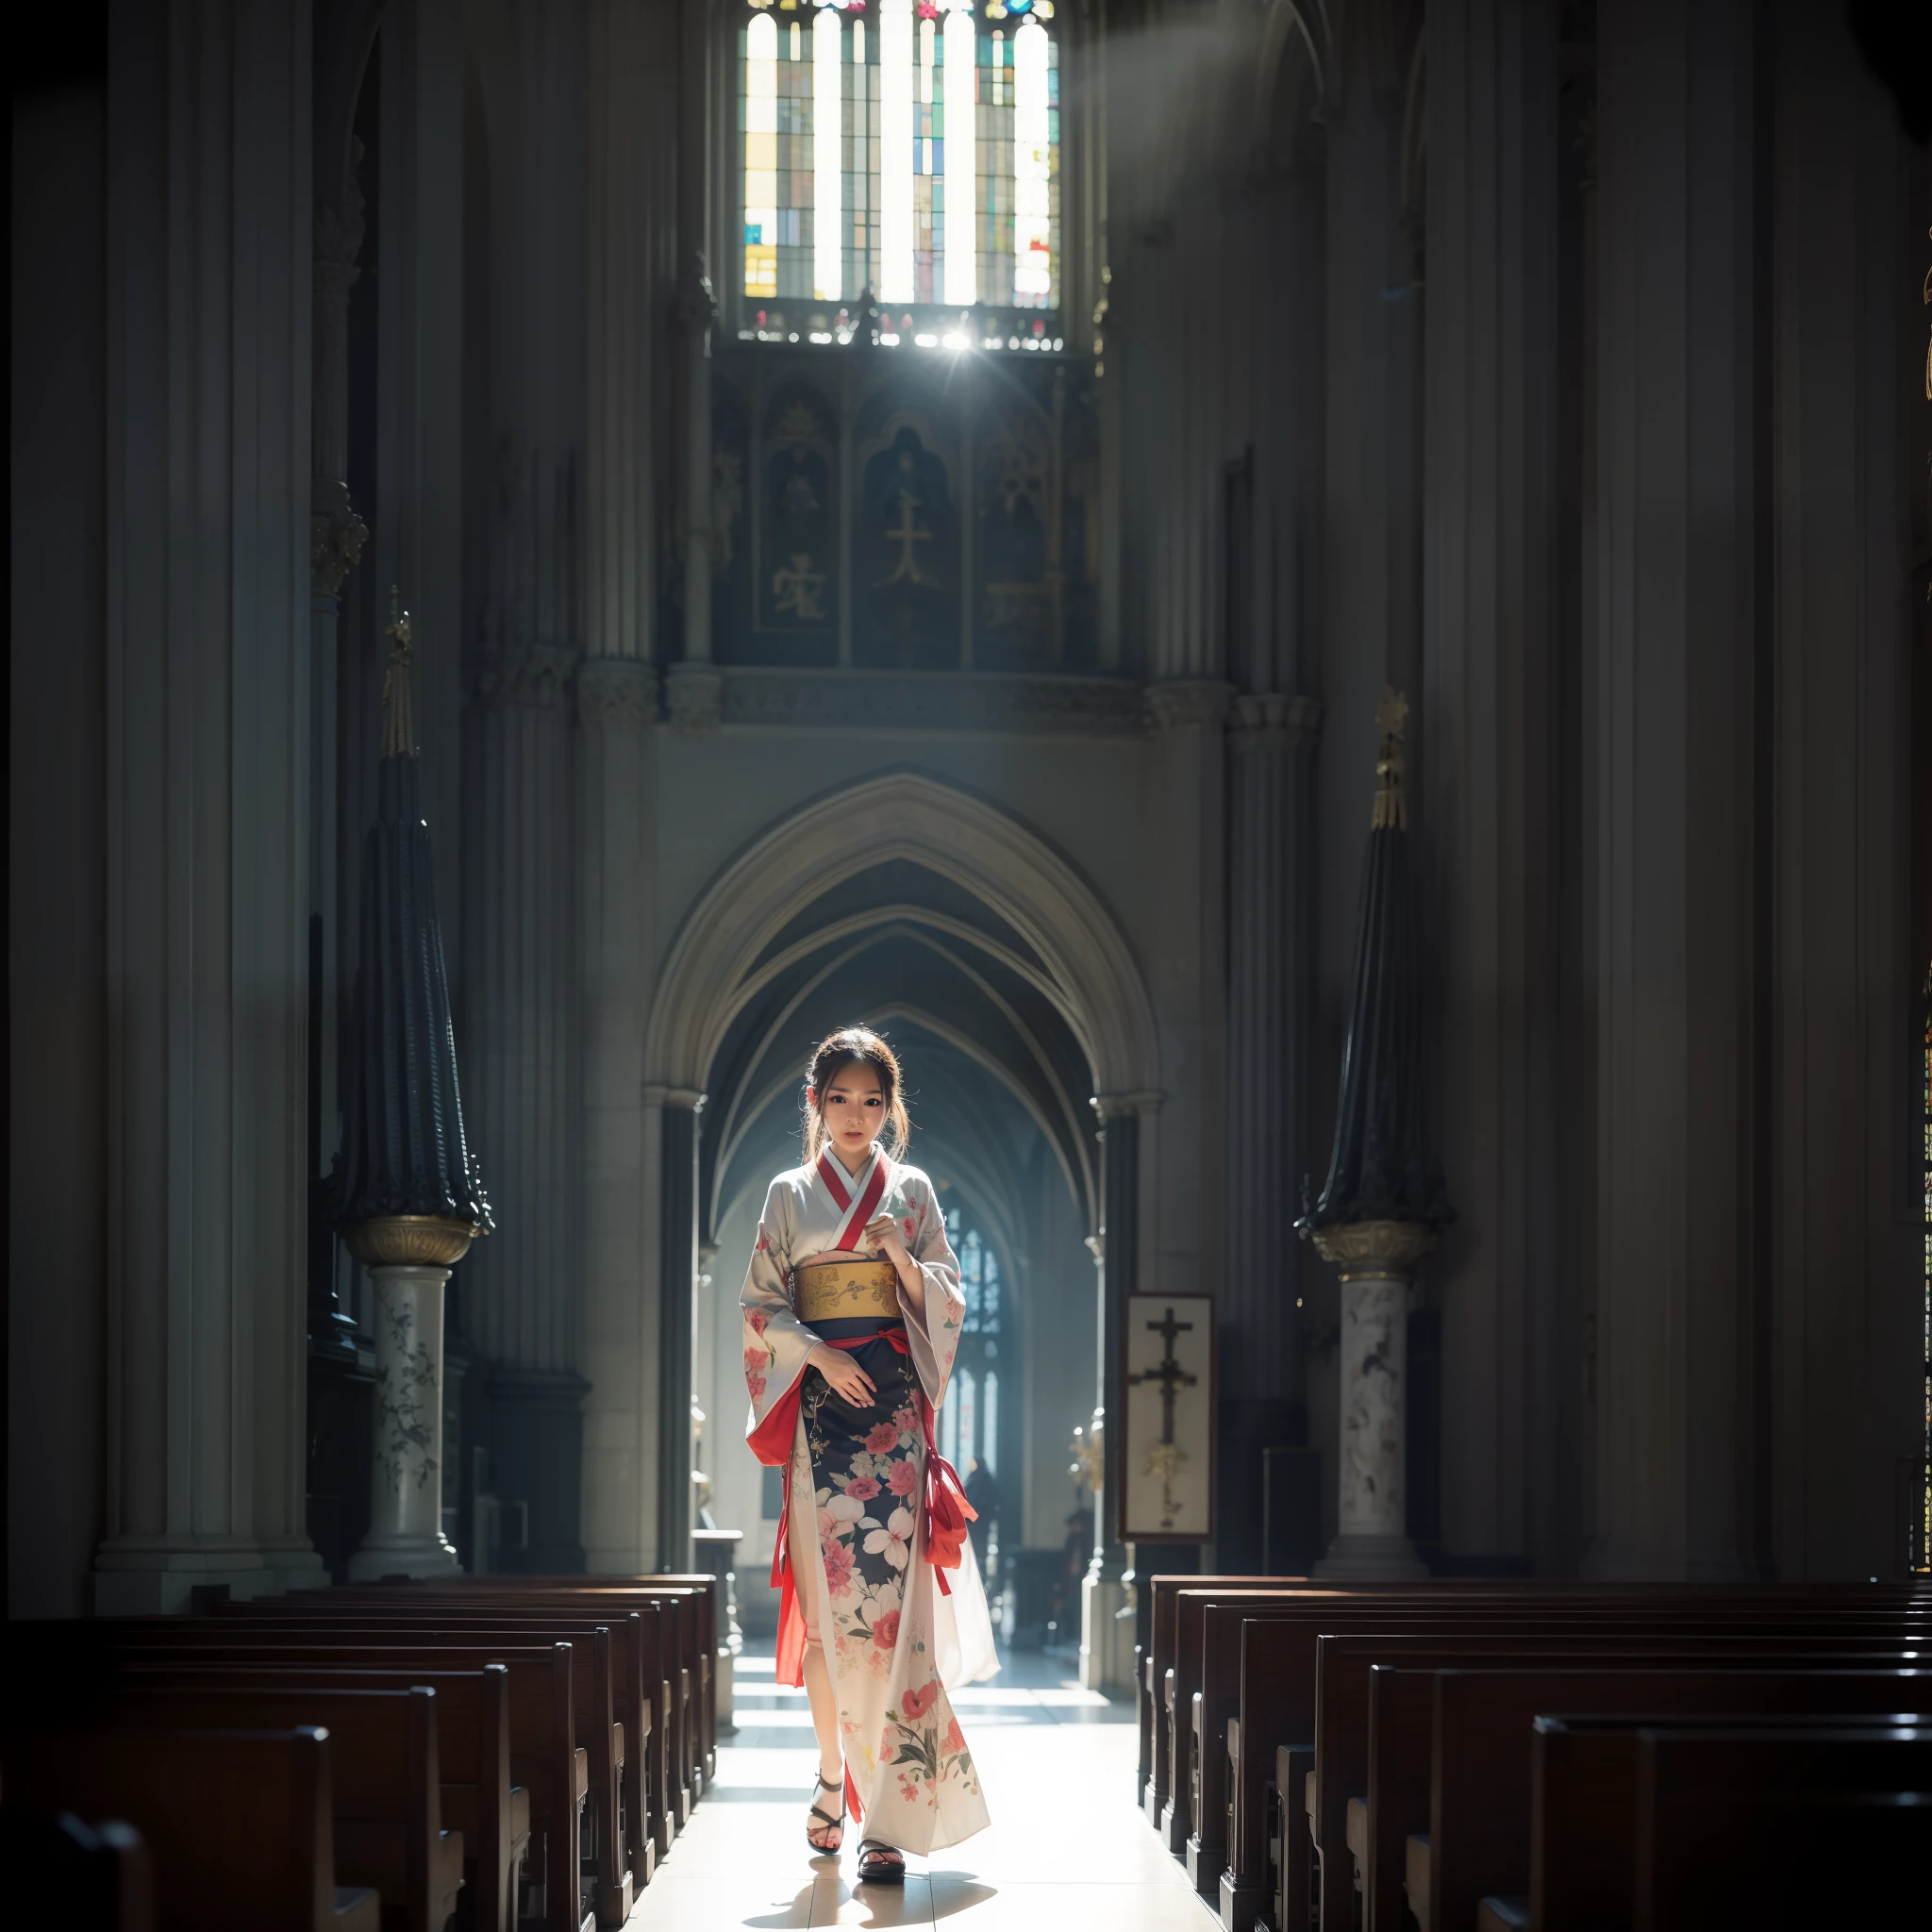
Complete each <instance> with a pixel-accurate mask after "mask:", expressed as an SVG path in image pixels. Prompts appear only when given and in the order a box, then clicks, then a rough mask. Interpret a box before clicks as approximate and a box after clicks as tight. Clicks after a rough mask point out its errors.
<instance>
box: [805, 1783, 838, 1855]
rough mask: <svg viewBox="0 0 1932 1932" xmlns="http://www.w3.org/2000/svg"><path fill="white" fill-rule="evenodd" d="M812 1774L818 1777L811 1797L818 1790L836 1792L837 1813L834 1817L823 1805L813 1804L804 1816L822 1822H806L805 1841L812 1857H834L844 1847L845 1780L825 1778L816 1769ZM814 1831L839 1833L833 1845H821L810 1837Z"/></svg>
mask: <svg viewBox="0 0 1932 1932" xmlns="http://www.w3.org/2000/svg"><path fill="white" fill-rule="evenodd" d="M812 1776H813V1777H815V1778H817V1779H818V1790H814V1791H813V1792H812V1796H813V1797H817V1796H818V1794H819V1791H837V1792H838V1794H839V1815H838V1817H836V1818H834V1817H833V1816H832V1814H831V1813H830V1812H829V1811H827V1810H826V1809H825V1808H824V1806H822V1805H814V1806H813V1807H811V1809H810V1810H809V1811H808V1812H807V1814H806V1816H807V1817H808V1818H819V1819H823V1820H824V1823H823V1824H808V1825H807V1826H806V1827H805V1841H806V1843H807V1844H808V1845H809V1846H810V1847H811V1850H812V1856H813V1857H818V1858H836V1857H838V1856H839V1854H840V1853H841V1851H843V1850H844V1849H845V1780H844V1779H843V1778H842V1777H841V1778H836V1779H832V1778H827V1777H825V1776H824V1775H823V1774H821V1773H819V1772H816V1771H815V1772H813V1773H812ZM815 1831H836V1832H837V1833H838V1834H839V1842H838V1843H837V1844H835V1845H822V1844H820V1843H819V1841H818V1840H817V1839H815V1838H813V1837H812V1833H813V1832H815Z"/></svg>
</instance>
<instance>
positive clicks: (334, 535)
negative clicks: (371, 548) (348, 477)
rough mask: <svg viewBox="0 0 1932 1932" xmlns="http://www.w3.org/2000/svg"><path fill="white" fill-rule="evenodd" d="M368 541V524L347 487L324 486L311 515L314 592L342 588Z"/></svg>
mask: <svg viewBox="0 0 1932 1932" xmlns="http://www.w3.org/2000/svg"><path fill="white" fill-rule="evenodd" d="M368 541H369V525H367V524H365V523H364V522H363V521H362V519H361V518H360V517H358V515H357V514H356V508H355V506H354V505H353V504H352V503H351V502H350V501H349V491H348V486H347V485H346V484H342V483H336V484H332V485H330V486H328V487H327V488H326V489H325V490H324V491H323V492H322V498H321V501H319V502H318V503H317V504H316V505H315V506H314V508H313V509H312V510H311V511H310V513H309V518H308V586H309V589H310V590H311V591H313V592H314V593H315V595H317V596H318V597H333V596H335V595H336V594H337V593H338V592H339V591H341V588H342V579H343V578H344V577H345V576H347V575H349V573H350V572H351V571H352V570H354V569H355V567H356V565H357V563H358V561H359V560H360V558H361V556H362V546H363V545H364V544H365V543H367V542H368Z"/></svg>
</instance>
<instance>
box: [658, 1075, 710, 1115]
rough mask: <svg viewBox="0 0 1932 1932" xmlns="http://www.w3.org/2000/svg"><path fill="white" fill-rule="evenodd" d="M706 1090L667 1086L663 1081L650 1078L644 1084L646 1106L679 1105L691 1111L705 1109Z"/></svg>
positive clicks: (702, 1110) (698, 1111)
mask: <svg viewBox="0 0 1932 1932" xmlns="http://www.w3.org/2000/svg"><path fill="white" fill-rule="evenodd" d="M705 1098H706V1096H705V1092H704V1090H703V1089H702V1088H698V1087H667V1086H665V1085H664V1084H663V1083H662V1082H661V1081H657V1080H650V1081H646V1082H645V1084H644V1105H645V1106H646V1107H678V1108H686V1109H688V1110H689V1111H690V1112H691V1113H702V1112H704V1110H705Z"/></svg>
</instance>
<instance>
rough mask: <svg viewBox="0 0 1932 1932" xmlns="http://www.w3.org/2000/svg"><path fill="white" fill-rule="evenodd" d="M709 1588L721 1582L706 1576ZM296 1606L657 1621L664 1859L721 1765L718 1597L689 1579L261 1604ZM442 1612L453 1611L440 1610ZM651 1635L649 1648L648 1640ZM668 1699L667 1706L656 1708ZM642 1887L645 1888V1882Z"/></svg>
mask: <svg viewBox="0 0 1932 1932" xmlns="http://www.w3.org/2000/svg"><path fill="white" fill-rule="evenodd" d="M703 1581H704V1582H705V1584H707V1585H710V1584H713V1583H714V1582H715V1579H713V1578H710V1577H706V1578H704V1579H703ZM264 1601H265V1602H268V1603H271V1604H276V1603H285V1604H291V1605H301V1604H321V1605H325V1606H328V1607H331V1611H332V1612H333V1611H334V1610H335V1609H339V1608H341V1607H344V1606H345V1605H346V1604H348V1603H350V1602H355V1603H358V1604H366V1605H368V1606H370V1607H372V1608H374V1607H383V1608H388V1607H392V1606H400V1607H405V1608H416V1607H423V1606H430V1605H433V1606H437V1607H440V1609H439V1613H446V1611H444V1610H442V1609H441V1607H448V1608H452V1609H455V1610H457V1611H458V1612H459V1613H461V1614H464V1615H475V1616H488V1615H493V1614H495V1613H496V1611H497V1610H499V1609H504V1610H508V1611H510V1612H511V1613H513V1614H516V1615H534V1616H542V1615H555V1614H559V1613H561V1614H563V1615H566V1616H579V1615H581V1616H588V1617H590V1618H591V1619H592V1620H593V1621H594V1620H598V1619H603V1620H606V1621H610V1622H615V1621H616V1620H617V1619H618V1618H619V1617H622V1616H625V1615H628V1614H630V1613H632V1612H637V1613H640V1614H643V1615H645V1616H651V1617H656V1618H658V1621H659V1623H660V1625H661V1631H660V1641H661V1643H662V1645H663V1646H665V1647H666V1648H667V1651H668V1658H667V1661H666V1662H665V1663H664V1666H663V1668H662V1669H661V1671H659V1670H657V1669H655V1668H654V1669H652V1670H651V1671H650V1672H649V1674H648V1681H649V1682H651V1683H652V1684H654V1685H655V1684H657V1683H659V1682H662V1683H665V1684H668V1685H669V1686H670V1694H669V1696H668V1697H666V1698H662V1699H661V1700H657V1701H654V1714H655V1732H656V1735H657V1736H658V1738H659V1740H660V1741H661V1744H662V1748H663V1752H664V1756H665V1759H666V1762H667V1765H668V1767H669V1781H668V1783H667V1784H665V1785H664V1786H663V1787H661V1790H662V1792H663V1796H662V1799H661V1809H662V1812H663V1815H664V1820H665V1823H666V1827H667V1828H665V1829H663V1830H662V1831H661V1832H660V1831H658V1828H657V1827H658V1813H659V1808H660V1800H659V1799H658V1797H653V1799H652V1800H651V1814H650V1815H651V1817H652V1820H653V1831H654V1836H655V1837H656V1838H657V1840H658V1856H659V1857H662V1856H664V1855H665V1854H667V1853H668V1852H669V1850H670V1836H671V1833H672V1832H675V1831H676V1830H681V1829H682V1828H683V1826H684V1824H686V1823H688V1822H689V1820H690V1817H691V1805H692V1803H693V1802H694V1800H695V1797H696V1795H697V1794H698V1792H700V1791H701V1790H702V1789H703V1784H704V1775H705V1771H704V1768H705V1765H706V1762H707V1754H708V1757H709V1761H710V1763H711V1765H712V1766H713V1767H714V1768H715V1764H716V1755H717V1754H716V1731H715V1708H714V1707H713V1708H712V1710H711V1716H710V1723H711V1725H712V1728H711V1730H710V1732H709V1733H707V1731H706V1728H705V1724H706V1710H707V1707H706V1705H705V1703H704V1691H705V1687H706V1686H707V1685H708V1684H710V1683H711V1682H712V1677H711V1673H710V1671H709V1669H708V1657H707V1648H706V1646H707V1644H708V1641H709V1640H708V1631H709V1630H710V1629H711V1628H712V1627H713V1624H712V1619H713V1617H714V1614H715V1604H714V1598H713V1592H712V1591H711V1590H710V1589H709V1588H706V1589H699V1588H697V1587H695V1586H694V1585H692V1584H691V1583H689V1582H657V1581H650V1580H638V1581H633V1580H629V1579H624V1580H617V1579H607V1578H579V1579H576V1580H575V1582H574V1583H573V1582H572V1581H571V1580H569V1579H558V1578H544V1577H532V1578H506V1577H496V1576H489V1577H479V1578H475V1579H467V1580H461V1581H452V1582H448V1583H406V1584H385V1585H378V1586H375V1587H373V1588H363V1589H359V1590H354V1591H308V1592H303V1593H300V1594H299V1595H293V1596H290V1597H287V1598H272V1599H265V1600H264V1599H258V1600H257V1602H258V1603H260V1602H264ZM650 1641H651V1640H650V1633H648V1632H647V1633H646V1634H645V1643H646V1645H647V1647H648V1645H649V1643H650ZM658 1701H661V1703H662V1706H663V1707H662V1708H658V1707H657V1702H658ZM639 1882H640V1883H641V1882H642V1880H640V1881H639Z"/></svg>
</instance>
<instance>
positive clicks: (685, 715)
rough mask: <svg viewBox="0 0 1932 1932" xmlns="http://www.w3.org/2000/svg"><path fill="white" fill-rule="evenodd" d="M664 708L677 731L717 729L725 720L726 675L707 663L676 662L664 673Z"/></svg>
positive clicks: (693, 732) (701, 732)
mask: <svg viewBox="0 0 1932 1932" xmlns="http://www.w3.org/2000/svg"><path fill="white" fill-rule="evenodd" d="M664 707H665V709H666V710H667V711H669V712H670V714H671V728H672V729H673V730H674V731H683V732H688V733H690V734H691V735H692V736H700V735H704V734H708V733H709V732H713V731H716V730H718V729H719V728H720V727H721V726H722V725H723V724H724V673H723V672H722V671H717V670H714V669H713V668H712V667H711V666H710V665H708V664H674V665H673V666H672V667H671V669H670V670H669V671H667V672H666V673H665V674H664Z"/></svg>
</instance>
